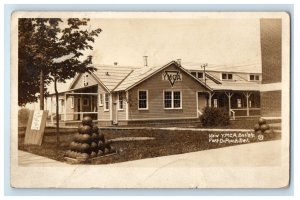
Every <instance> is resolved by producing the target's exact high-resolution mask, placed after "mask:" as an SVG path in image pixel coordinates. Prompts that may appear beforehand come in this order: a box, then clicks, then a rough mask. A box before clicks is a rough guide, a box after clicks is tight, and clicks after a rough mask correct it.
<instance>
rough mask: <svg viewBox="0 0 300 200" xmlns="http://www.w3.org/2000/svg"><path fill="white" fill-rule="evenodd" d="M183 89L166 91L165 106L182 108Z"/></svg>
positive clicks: (167, 107)
mask: <svg viewBox="0 0 300 200" xmlns="http://www.w3.org/2000/svg"><path fill="white" fill-rule="evenodd" d="M181 97H182V96H181V91H164V108H165V109H180V108H181V107H182V101H181Z"/></svg>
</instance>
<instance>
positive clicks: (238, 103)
mask: <svg viewBox="0 0 300 200" xmlns="http://www.w3.org/2000/svg"><path fill="white" fill-rule="evenodd" d="M236 107H237V108H242V107H243V104H242V99H241V98H239V99H236Z"/></svg>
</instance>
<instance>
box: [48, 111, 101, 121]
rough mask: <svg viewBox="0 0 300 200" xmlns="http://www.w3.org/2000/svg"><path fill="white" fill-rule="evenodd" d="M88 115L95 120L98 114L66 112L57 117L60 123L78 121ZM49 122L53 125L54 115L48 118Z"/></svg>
mask: <svg viewBox="0 0 300 200" xmlns="http://www.w3.org/2000/svg"><path fill="white" fill-rule="evenodd" d="M86 115H89V116H91V117H92V118H93V119H97V118H98V117H97V116H98V112H67V113H60V114H59V115H58V117H59V120H60V121H80V120H82V119H83V117H84V116H86ZM49 118H50V122H51V123H55V119H56V114H55V113H52V114H50V116H49Z"/></svg>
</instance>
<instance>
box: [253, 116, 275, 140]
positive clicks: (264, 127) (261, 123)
mask: <svg viewBox="0 0 300 200" xmlns="http://www.w3.org/2000/svg"><path fill="white" fill-rule="evenodd" d="M254 131H255V133H256V135H257V136H261V137H263V136H266V135H269V134H272V133H273V131H272V130H271V129H270V125H269V124H267V121H266V120H265V119H263V118H260V119H259V120H258V124H255V125H254Z"/></svg>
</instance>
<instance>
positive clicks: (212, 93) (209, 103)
mask: <svg viewBox="0 0 300 200" xmlns="http://www.w3.org/2000/svg"><path fill="white" fill-rule="evenodd" d="M208 94H209V98H208V99H209V100H208V106H209V107H211V99H212V97H213V96H214V94H215V93H214V92H209V93H208Z"/></svg>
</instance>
